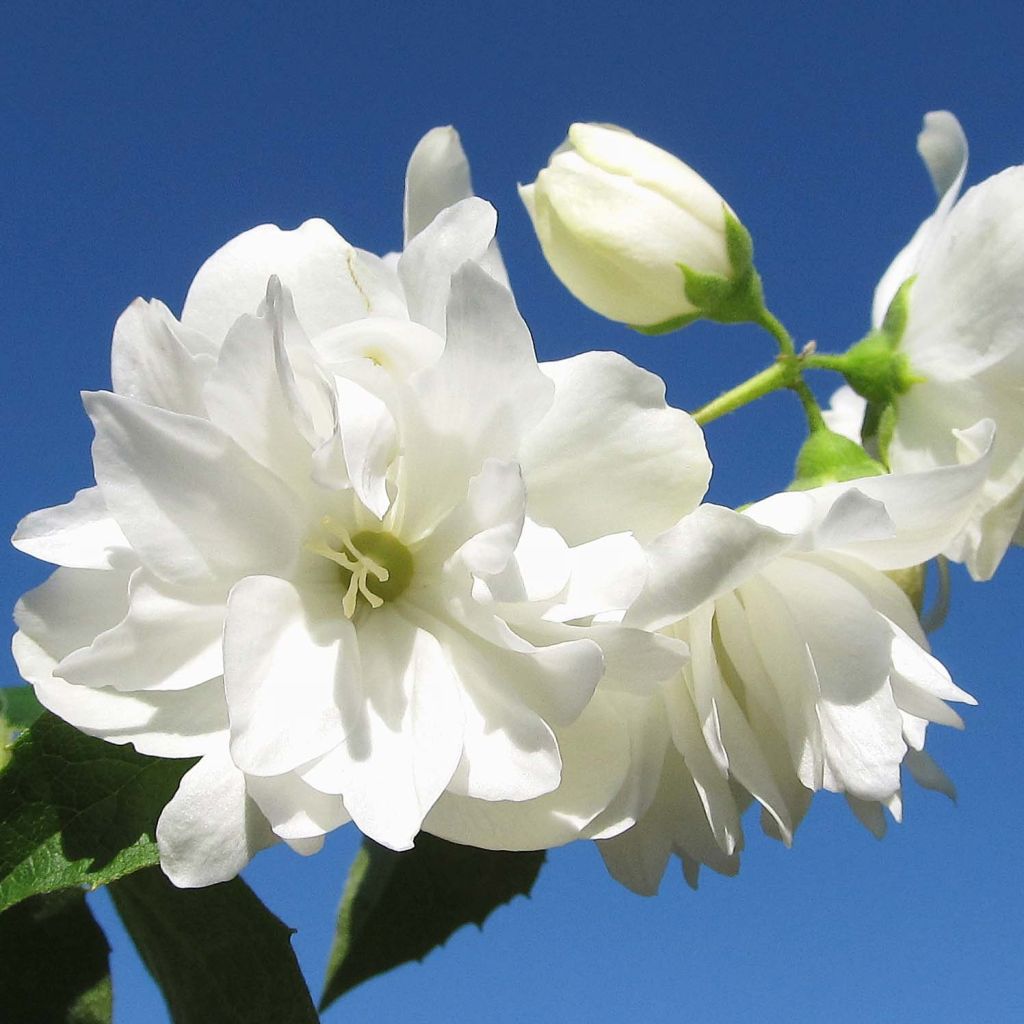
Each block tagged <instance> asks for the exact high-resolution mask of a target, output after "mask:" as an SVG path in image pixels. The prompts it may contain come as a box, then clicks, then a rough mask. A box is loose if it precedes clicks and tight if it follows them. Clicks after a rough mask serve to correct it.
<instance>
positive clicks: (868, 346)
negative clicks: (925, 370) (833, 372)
mask: <svg viewBox="0 0 1024 1024" xmlns="http://www.w3.org/2000/svg"><path fill="white" fill-rule="evenodd" d="M914 280H915V278H913V277H910V278H907V280H906V281H904V282H903V284H902V285H900V288H899V291H898V292H896V295H895V296H894V297H893V300H892V302H890V303H889V308H888V310H886V314H885V319H884V320H883V321H882V326H881V327H879V328H878V329H877V330H874V331H871V332H869V333H868V334H866V335H865V336H864V337H863V338H861V340H860V341H858V342H857V343H856V344H855V345H853V346H852V347H851V348H850V349H849V351H848V352H846V354H845V355H844V356H842V357H841V358H840V360H839V363H840V365H839V367H838V368H839V369H840V370H841V372H842V374H843V376H844V377H845V378H846V382H847V383H848V384H849V385H850V387H851V388H853V390H854V391H856V392H857V394H858V395H861V396H862V397H864V398H866V399H867V400H868V401H869V402H871V403H874V404H876V405H878V406H882V407H884V406H887V405H891V404H892V403H893V402H894V401H895V400H896V399H897V398H898V397H899V396H900V395H903V394H906V393H907V392H908V391H909V390H910V389H911V387H913V386H914V384H915V383H918V382H919V380H920V378H918V377H915V376H914V375H913V373H912V372H911V369H910V363H909V362H908V360H907V357H906V356H905V355H904V354H903V353H902V352H900V351H899V346H900V342H901V341H902V340H903V332H904V331H905V330H906V326H907V318H908V316H909V309H910V290H911V288H912V287H913V285H914Z"/></svg>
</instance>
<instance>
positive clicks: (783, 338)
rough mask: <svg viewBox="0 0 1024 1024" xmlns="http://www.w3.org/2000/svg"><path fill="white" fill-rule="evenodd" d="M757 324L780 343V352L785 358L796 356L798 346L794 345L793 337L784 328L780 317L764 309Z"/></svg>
mask: <svg viewBox="0 0 1024 1024" xmlns="http://www.w3.org/2000/svg"><path fill="white" fill-rule="evenodd" d="M756 323H757V325H758V326H759V327H763V328H764V329H765V330H766V331H767V332H768V333H769V334H770V335H771V336H772V337H773V338H774V339H775V340H776V341H777V342H778V343H779V351H780V352H781V353H782V354H783V355H784V356H792V355H796V345H795V344H794V343H793V337H792V335H791V334H790V333H789V331H787V330H786V328H785V327H783V325H782V321H781V320H779V319H778V317H776V316H774V315H773V314H772V313H769V312H768V310H767V309H763V310H762V311H761V315H760V317H759V318H758V320H757V321H756Z"/></svg>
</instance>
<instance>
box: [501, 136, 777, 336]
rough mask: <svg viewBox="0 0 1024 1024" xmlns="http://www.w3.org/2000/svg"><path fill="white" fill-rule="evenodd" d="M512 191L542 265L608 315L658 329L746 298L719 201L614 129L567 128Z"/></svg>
mask: <svg viewBox="0 0 1024 1024" xmlns="http://www.w3.org/2000/svg"><path fill="white" fill-rule="evenodd" d="M519 194H520V196H521V197H522V200H523V202H524V204H525V205H526V208H527V210H528V211H529V214H530V217H531V219H532V220H533V226H534V229H535V230H536V232H537V237H538V238H539V239H540V244H541V248H542V249H543V250H544V255H545V257H546V258H547V260H548V262H549V263H550V264H551V268H552V270H554V272H555V274H557V276H558V277H559V279H560V280H561V281H562V283H563V284H564V285H565V286H566V287H567V288H568V289H569V291H571V292H572V293H573V295H575V296H576V298H578V299H579V300H580V301H581V302H582V303H584V304H585V305H587V306H589V307H590V308H591V309H593V310H595V311H596V312H598V313H600V314H601V315H602V316H606V317H608V318H609V319H611V320H619V321H621V322H623V323H627V324H630V325H632V326H634V327H638V328H641V329H646V330H649V331H650V330H653V331H654V332H660V331H661V330H671V329H674V328H676V327H681V326H683V325H684V324H686V323H689V322H690V321H691V320H695V319H696V318H697V317H698V316H710V317H711V318H712V319H722V317H720V316H717V315H715V314H716V311H718V310H719V309H720V308H722V309H725V308H726V307H728V308H729V309H731V308H732V307H733V306H734V305H735V303H734V302H733V299H734V298H735V295H734V294H733V293H735V292H736V285H737V284H740V285H741V286H742V287H741V288H740V291H741V292H743V293H744V295H743V297H744V298H746V293H747V292H748V291H749V287H748V285H749V282H750V279H751V278H755V279H756V275H754V274H753V268H752V266H751V260H750V257H751V244H750V236H749V235H748V234H747V232H746V230H745V229H744V228H743V226H742V225H741V224H740V223H739V221H738V220H737V219H736V217H735V215H734V214H733V212H732V211H731V210H730V209H729V207H728V205H727V204H726V203H725V201H724V200H723V199H722V197H721V196H720V195H719V194H718V193H717V192H716V191H715V190H714V189H713V188H712V187H711V186H710V185H709V184H708V183H707V182H706V181H705V180H704V179H703V178H702V177H701V176H700V175H699V174H697V172H696V171H694V170H693V169H692V168H690V167H688V166H687V165H686V164H684V163H683V162H682V161H681V160H679V159H677V158H676V157H674V156H673V155H672V154H671V153H667V152H665V150H663V149H659V148H658V147H657V146H655V145H652V144H651V143H650V142H646V141H645V140H643V139H640V138H637V136H635V135H633V134H632V133H631V132H628V131H625V130H624V129H622V128H615V127H611V126H604V125H596V124H574V125H572V127H571V128H570V129H569V136H568V138H567V139H566V141H565V143H564V144H563V145H562V146H560V147H559V148H558V149H557V150H555V152H554V153H553V154H552V156H551V160H550V162H549V163H548V166H547V167H546V168H545V169H544V170H542V171H541V172H540V174H538V175H537V180H536V181H535V182H534V183H533V184H532V185H521V186H520V187H519ZM757 300H758V301H757V303H755V305H759V300H760V288H759V283H758V287H757ZM723 303H724V305H723ZM725 319H748V317H747V316H742V317H735V318H734V317H731V316H727V317H725Z"/></svg>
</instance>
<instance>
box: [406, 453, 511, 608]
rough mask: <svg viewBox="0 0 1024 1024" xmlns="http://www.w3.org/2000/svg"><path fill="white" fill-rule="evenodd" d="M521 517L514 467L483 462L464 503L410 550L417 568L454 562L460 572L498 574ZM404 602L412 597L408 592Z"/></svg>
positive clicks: (509, 551) (509, 553)
mask: <svg viewBox="0 0 1024 1024" xmlns="http://www.w3.org/2000/svg"><path fill="white" fill-rule="evenodd" d="M525 516H526V490H525V487H524V485H523V478H522V474H521V472H520V470H519V465H518V463H515V462H498V461H497V460H494V459H488V460H487V461H486V462H485V463H484V464H483V467H482V468H481V470H480V472H479V473H478V474H477V475H476V476H474V477H473V479H472V480H470V481H469V488H468V491H467V493H466V497H465V500H463V501H461V502H460V503H459V504H458V505H456V507H455V508H454V509H452V510H451V512H449V513H448V515H446V516H445V518H444V519H443V520H442V521H441V522H440V523H439V524H438V526H437V528H436V529H435V530H434V531H433V532H432V533H431V534H430V536H429V537H428V538H427V539H426V540H425V541H424V542H423V543H422V544H421V545H420V546H419V547H418V548H417V549H416V559H417V563H418V564H422V565H423V566H424V568H425V569H426V568H428V567H439V566H440V565H441V564H442V563H444V562H449V561H452V562H454V561H456V560H457V562H458V566H461V567H463V571H466V570H468V571H469V572H471V573H478V574H481V575H485V576H494V575H496V574H498V573H501V572H502V571H503V570H504V569H505V568H506V566H508V564H509V561H510V559H511V558H512V554H513V552H514V551H515V549H516V546H517V545H518V543H519V540H520V537H521V535H522V531H523V523H524V521H525ZM405 526H406V529H408V527H409V523H408V522H406V524H405ZM458 566H456V565H453V566H452V569H451V571H457V570H458ZM410 599H412V600H416V595H415V594H414V593H411V594H410ZM432 600H433V597H432V596H428V601H432Z"/></svg>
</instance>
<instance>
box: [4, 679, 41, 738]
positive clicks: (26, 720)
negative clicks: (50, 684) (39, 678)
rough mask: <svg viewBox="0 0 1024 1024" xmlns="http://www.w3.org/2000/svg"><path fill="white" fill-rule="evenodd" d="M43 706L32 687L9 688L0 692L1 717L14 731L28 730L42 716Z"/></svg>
mask: <svg viewBox="0 0 1024 1024" xmlns="http://www.w3.org/2000/svg"><path fill="white" fill-rule="evenodd" d="M42 713H43V705H42V704H40V703H39V700H38V698H37V697H36V691H35V690H33V689H32V687H31V686H7V687H4V689H2V690H0V715H3V717H4V719H5V720H6V721H7V724H8V725H10V726H11V727H12V728H14V729H27V728H28V727H29V726H30V725H31V724H32V723H33V722H34V721H35V720H36V719H37V718H38V717H39V716H40V715H41V714H42Z"/></svg>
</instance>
